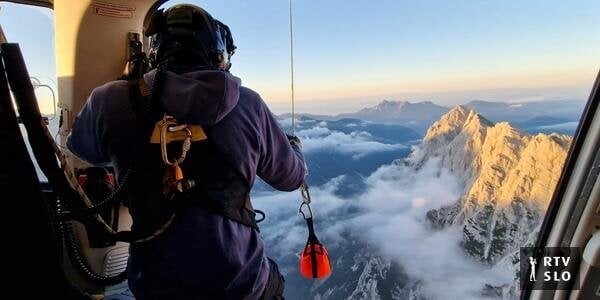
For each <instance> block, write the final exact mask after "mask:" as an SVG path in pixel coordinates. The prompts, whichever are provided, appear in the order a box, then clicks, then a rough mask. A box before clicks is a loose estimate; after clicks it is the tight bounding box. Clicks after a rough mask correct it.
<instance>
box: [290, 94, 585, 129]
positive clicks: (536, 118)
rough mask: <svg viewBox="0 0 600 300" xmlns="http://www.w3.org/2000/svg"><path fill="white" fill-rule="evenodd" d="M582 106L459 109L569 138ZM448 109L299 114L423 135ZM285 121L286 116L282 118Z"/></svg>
mask: <svg viewBox="0 0 600 300" xmlns="http://www.w3.org/2000/svg"><path fill="white" fill-rule="evenodd" d="M584 106H585V102H584V101H577V100H553V101H534V102H524V103H509V102H490V101H480V100H474V101H470V102H467V103H466V104H464V105H463V107H465V108H467V109H471V110H474V111H477V112H478V113H479V114H481V115H483V116H485V117H486V118H487V119H488V120H490V121H492V122H509V123H511V124H513V125H514V126H515V127H517V128H519V129H521V130H524V131H527V132H530V133H537V132H546V133H549V132H559V133H568V134H573V132H574V130H575V127H576V125H577V122H578V120H579V118H580V116H581V112H582V111H583V107H584ZM448 111H450V108H449V107H445V106H441V105H438V104H435V103H433V102H431V101H424V102H408V101H392V100H383V101H381V102H380V103H378V104H376V105H374V106H371V107H366V108H363V109H361V110H358V111H356V112H352V113H342V114H338V115H335V116H327V115H316V114H302V115H303V116H306V117H309V118H312V119H319V120H327V121H329V120H340V119H344V118H351V119H360V120H363V121H370V122H375V123H392V124H398V125H402V126H405V127H408V128H411V129H413V130H415V131H417V132H419V133H421V134H424V133H425V132H426V131H427V129H428V128H429V126H431V125H432V124H433V123H434V122H435V121H436V120H438V119H439V118H440V117H441V116H442V115H443V114H445V113H447V112H448ZM282 117H289V114H285V115H282Z"/></svg>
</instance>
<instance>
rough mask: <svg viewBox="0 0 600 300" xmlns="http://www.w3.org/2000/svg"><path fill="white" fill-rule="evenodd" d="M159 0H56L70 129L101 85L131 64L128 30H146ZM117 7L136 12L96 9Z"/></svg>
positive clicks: (61, 87) (59, 68) (63, 104)
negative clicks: (116, 13)
mask: <svg viewBox="0 0 600 300" xmlns="http://www.w3.org/2000/svg"><path fill="white" fill-rule="evenodd" d="M154 2H155V1H152V0H101V1H99V0H77V1H74V0H55V1H54V14H55V18H54V22H55V45H56V74H57V77H58V95H59V97H58V99H59V107H60V109H61V110H62V112H63V117H64V125H63V128H62V129H63V132H68V131H69V130H70V128H71V125H72V123H73V121H74V117H75V116H76V115H77V113H78V112H79V110H80V109H81V107H82V106H83V104H84V103H85V101H86V99H87V98H88V96H89V95H90V93H91V91H92V90H93V89H94V88H95V87H97V86H100V85H102V84H104V83H106V82H109V81H112V80H115V79H117V78H118V77H119V76H120V75H121V73H122V72H123V68H124V66H125V63H126V54H127V33H128V32H132V31H133V32H139V33H141V31H142V24H143V20H144V17H145V16H146V13H147V10H148V9H149V8H150V6H151V5H152V4H153V3H154ZM111 5H117V6H121V5H125V6H128V7H130V8H131V9H132V10H131V11H130V12H131V16H130V17H124V18H121V17H113V16H106V15H100V14H97V13H96V9H97V8H98V7H107V6H111ZM117 10H118V11H121V12H123V10H122V9H117ZM111 11H112V10H109V12H111ZM125 14H129V13H128V12H125Z"/></svg>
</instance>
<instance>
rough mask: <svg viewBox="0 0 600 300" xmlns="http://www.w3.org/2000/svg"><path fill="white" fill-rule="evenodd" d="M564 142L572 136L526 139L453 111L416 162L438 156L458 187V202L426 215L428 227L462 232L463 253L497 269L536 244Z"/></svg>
mask: <svg viewBox="0 0 600 300" xmlns="http://www.w3.org/2000/svg"><path fill="white" fill-rule="evenodd" d="M570 143H571V137H570V136H566V135H557V134H550V135H547V134H537V135H529V134H526V133H523V132H521V131H519V130H517V129H515V128H513V127H512V126H511V125H510V124H509V123H506V122H502V123H497V124H493V123H492V122H490V121H488V120H487V119H485V118H484V117H482V116H480V115H478V114H477V113H476V112H474V111H472V110H469V109H467V108H465V107H462V106H457V107H454V108H453V109H452V110H451V111H450V112H448V113H447V114H446V115H444V116H442V118H441V119H440V120H439V121H437V122H435V123H434V124H433V125H432V126H431V127H430V128H429V130H428V131H427V135H426V136H425V138H424V140H423V144H422V145H421V147H420V148H419V150H417V151H416V152H415V153H414V159H415V160H416V161H417V162H424V161H427V160H428V159H430V158H432V157H440V158H441V160H440V161H441V162H440V163H441V165H442V167H445V168H448V169H450V170H451V171H452V172H453V173H455V174H456V175H457V176H459V178H460V179H461V180H462V181H463V183H464V188H465V190H464V195H463V196H462V197H461V198H460V199H459V200H458V201H457V202H456V203H455V204H453V205H449V206H446V207H442V208H440V209H435V210H431V211H429V212H428V214H427V218H428V220H429V221H430V223H431V224H432V225H433V226H434V227H437V228H442V227H447V226H461V227H462V231H463V233H464V235H463V241H462V242H463V246H464V248H465V249H466V251H467V253H468V254H470V255H471V256H473V257H475V258H476V259H478V260H480V261H482V262H484V263H487V264H496V263H497V262H498V261H500V260H501V259H502V258H504V257H505V256H507V255H511V254H512V253H514V252H515V251H517V250H518V249H519V247H521V246H524V245H525V244H527V243H532V241H534V240H535V236H536V235H537V232H538V230H539V226H540V224H541V221H542V217H543V215H544V213H545V211H546V208H547V206H548V202H549V201H550V198H551V197H552V193H553V191H554V189H555V187H556V184H557V182H558V179H559V176H560V174H561V171H562V167H563V165H564V161H565V159H566V155H567V150H568V147H569V145H570Z"/></svg>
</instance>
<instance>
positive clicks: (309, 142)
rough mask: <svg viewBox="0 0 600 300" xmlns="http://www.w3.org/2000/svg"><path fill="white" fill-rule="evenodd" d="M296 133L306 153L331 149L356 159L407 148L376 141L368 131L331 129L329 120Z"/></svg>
mask: <svg viewBox="0 0 600 300" xmlns="http://www.w3.org/2000/svg"><path fill="white" fill-rule="evenodd" d="M296 135H297V136H298V137H300V139H301V140H302V145H303V151H304V152H306V153H310V152H313V151H319V150H330V151H335V152H337V153H340V154H344V155H350V156H352V158H354V159H359V158H361V157H364V156H365V155H369V154H373V153H377V152H385V151H393V150H398V149H402V148H406V146H404V145H402V144H386V143H381V142H377V141H374V140H373V137H372V136H371V134H369V133H368V132H366V131H353V132H351V133H344V132H341V131H336V130H331V129H329V128H328V127H327V122H319V123H318V124H316V126H314V127H310V128H306V129H301V130H299V131H297V132H296Z"/></svg>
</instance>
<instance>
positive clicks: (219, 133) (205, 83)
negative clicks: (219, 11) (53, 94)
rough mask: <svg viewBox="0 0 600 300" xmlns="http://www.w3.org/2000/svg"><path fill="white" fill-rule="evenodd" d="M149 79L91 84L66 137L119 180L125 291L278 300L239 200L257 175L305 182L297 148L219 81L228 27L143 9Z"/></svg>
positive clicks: (245, 201)
mask: <svg viewBox="0 0 600 300" xmlns="http://www.w3.org/2000/svg"><path fill="white" fill-rule="evenodd" d="M144 34H145V35H146V36H151V37H152V45H151V48H152V49H151V54H150V61H151V66H152V70H151V71H149V72H148V73H146V74H144V76H143V79H142V80H131V81H126V80H117V81H113V82H109V83H106V84H104V85H102V86H100V87H97V88H96V89H94V90H93V92H92V93H91V95H90V97H89V99H88V101H87V102H86V104H85V105H84V107H83V109H82V110H81V112H80V113H79V115H78V117H77V119H76V121H75V124H74V126H73V130H72V132H71V134H70V136H69V138H68V140H67V146H68V148H69V149H70V151H71V152H72V153H73V154H75V155H77V156H79V157H80V158H82V159H84V160H86V161H88V162H90V163H91V164H94V165H106V164H109V163H110V164H112V166H113V167H114V169H115V172H116V175H117V178H119V179H122V177H127V178H126V180H123V182H125V184H124V187H123V188H124V189H125V195H126V205H127V207H128V208H129V211H130V213H131V215H132V218H133V226H132V230H131V235H132V236H131V240H132V243H131V246H130V258H129V264H128V267H127V272H128V283H129V286H130V289H131V291H132V292H133V294H134V295H135V297H136V298H138V299H157V298H158V299H180V298H186V299H189V298H193V299H197V298H201V299H282V298H283V287H284V280H283V276H281V274H280V273H279V270H278V268H277V264H276V263H275V262H274V261H272V260H271V259H269V258H267V256H266V254H265V246H264V244H263V240H262V239H261V237H260V235H259V231H258V226H257V224H256V221H255V218H254V217H255V212H254V211H253V209H252V205H251V202H250V198H249V193H250V189H251V187H252V186H253V184H254V182H255V178H256V176H257V175H258V176H259V177H260V178H262V179H263V180H264V181H265V182H267V183H268V184H270V185H271V186H273V187H274V188H275V189H278V190H281V191H293V190H296V189H298V188H299V187H300V186H301V184H302V182H303V180H304V177H305V175H306V165H305V163H304V158H303V155H302V153H301V143H300V141H299V140H298V139H297V138H296V137H292V136H286V134H285V133H284V132H283V131H282V130H281V129H280V128H279V126H278V124H277V121H276V119H275V117H274V116H273V114H272V113H271V112H270V110H269V109H268V107H267V105H266V104H265V103H264V102H263V100H262V99H261V97H260V96H259V94H257V93H256V92H254V91H253V90H251V89H249V88H246V87H243V86H242V85H241V81H240V79H239V78H237V77H235V76H233V75H232V74H231V73H229V68H230V67H231V63H230V58H231V56H232V55H233V53H234V50H235V46H234V44H233V38H232V36H231V33H230V31H229V28H228V27H227V26H226V25H224V24H223V23H221V22H219V21H218V20H216V19H214V18H213V17H212V16H211V15H210V14H209V13H208V12H206V11H205V10H203V9H202V8H200V7H197V6H194V5H189V4H181V5H176V6H173V7H170V8H168V9H166V10H163V9H158V7H155V8H153V9H151V11H150V13H149V16H148V17H147V21H146V22H144Z"/></svg>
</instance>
